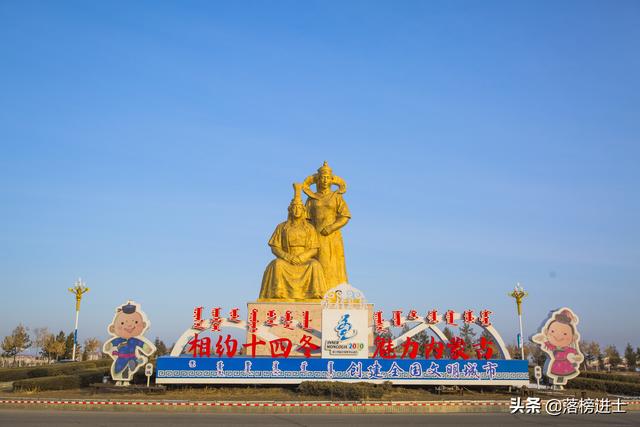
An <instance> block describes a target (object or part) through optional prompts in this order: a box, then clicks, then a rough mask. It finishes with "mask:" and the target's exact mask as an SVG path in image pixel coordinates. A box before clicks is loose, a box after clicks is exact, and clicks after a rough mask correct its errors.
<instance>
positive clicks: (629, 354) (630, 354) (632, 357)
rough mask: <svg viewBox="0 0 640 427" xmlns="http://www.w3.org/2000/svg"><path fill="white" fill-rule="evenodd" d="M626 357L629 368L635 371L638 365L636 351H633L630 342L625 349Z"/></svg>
mask: <svg viewBox="0 0 640 427" xmlns="http://www.w3.org/2000/svg"><path fill="white" fill-rule="evenodd" d="M624 358H625V359H627V369H629V370H630V371H633V372H635V370H636V365H637V360H636V352H635V351H633V347H631V344H630V343H627V347H626V348H625V349H624Z"/></svg>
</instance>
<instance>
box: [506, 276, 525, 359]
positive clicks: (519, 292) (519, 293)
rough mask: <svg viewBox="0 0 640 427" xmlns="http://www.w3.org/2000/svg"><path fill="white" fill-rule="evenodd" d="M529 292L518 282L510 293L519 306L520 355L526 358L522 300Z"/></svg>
mask: <svg viewBox="0 0 640 427" xmlns="http://www.w3.org/2000/svg"><path fill="white" fill-rule="evenodd" d="M528 295H529V294H528V293H527V291H525V290H524V288H523V287H522V286H521V285H520V283H518V284H517V285H516V287H515V288H513V291H512V292H511V293H510V294H509V296H510V297H513V298H515V300H516V305H517V306H518V320H519V321H520V343H519V344H520V356H521V358H522V360H524V335H523V334H522V300H523V299H524V298H525V297H526V296H528Z"/></svg>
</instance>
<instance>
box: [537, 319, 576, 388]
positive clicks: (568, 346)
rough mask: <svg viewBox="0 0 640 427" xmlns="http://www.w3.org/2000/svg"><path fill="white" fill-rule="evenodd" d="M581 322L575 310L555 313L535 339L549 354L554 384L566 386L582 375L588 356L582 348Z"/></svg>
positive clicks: (549, 374) (548, 368)
mask: <svg viewBox="0 0 640 427" xmlns="http://www.w3.org/2000/svg"><path fill="white" fill-rule="evenodd" d="M578 321H579V319H578V316H576V314H575V313H574V312H573V311H572V310H571V309H569V308H566V307H564V308H561V309H559V310H556V311H554V312H552V313H551V316H550V317H549V319H548V320H547V321H546V323H545V325H544V326H543V327H542V329H541V331H540V332H539V333H537V334H536V335H534V336H533V337H532V338H531V340H532V341H533V342H535V343H536V344H539V345H540V348H541V349H542V351H544V352H545V353H547V356H548V357H547V361H546V363H545V371H546V375H547V377H549V378H551V379H552V380H553V384H554V385H560V386H562V385H565V384H566V383H567V381H568V380H570V379H572V378H575V377H577V376H578V375H579V374H580V369H579V366H580V363H582V361H583V360H584V356H583V355H582V353H581V352H580V347H579V342H580V334H579V333H578V329H577V325H578Z"/></svg>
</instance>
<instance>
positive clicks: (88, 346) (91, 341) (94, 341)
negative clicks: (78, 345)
mask: <svg viewBox="0 0 640 427" xmlns="http://www.w3.org/2000/svg"><path fill="white" fill-rule="evenodd" d="M99 347H100V341H99V340H98V338H95V337H93V338H87V339H86V340H84V352H83V353H82V360H88V359H89V358H90V356H91V355H92V354H94V353H95V352H96V351H97V350H98V348H99Z"/></svg>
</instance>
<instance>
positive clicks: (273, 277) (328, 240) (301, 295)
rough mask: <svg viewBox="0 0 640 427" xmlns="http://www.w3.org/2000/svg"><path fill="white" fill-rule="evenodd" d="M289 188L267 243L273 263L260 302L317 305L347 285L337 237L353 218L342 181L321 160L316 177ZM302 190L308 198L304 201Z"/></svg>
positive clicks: (339, 238) (340, 238) (269, 267)
mask: <svg viewBox="0 0 640 427" xmlns="http://www.w3.org/2000/svg"><path fill="white" fill-rule="evenodd" d="M312 185H315V187H316V191H315V192H313V191H312V190H311V186H312ZM333 185H335V186H337V187H338V188H337V190H333V189H332V186H333ZM293 188H294V196H293V200H291V203H290V204H289V216H288V218H287V220H286V221H285V222H283V223H280V224H278V226H277V227H276V229H275V231H274V232H273V235H272V236H271V239H270V240H269V246H270V247H271V252H273V254H274V255H275V257H276V259H274V260H273V261H271V263H269V265H268V266H267V268H266V270H265V272H264V276H263V277H262V288H261V289H260V297H259V298H258V301H261V302H283V301H288V302H291V301H301V302H303V301H304V302H312V301H319V300H321V299H322V297H323V296H324V294H325V293H326V292H327V291H328V290H329V289H331V288H333V287H335V286H337V285H340V284H342V283H347V268H346V265H345V260H344V245H343V243H342V234H341V233H340V229H341V228H342V227H344V226H345V225H346V224H347V222H349V219H350V218H351V214H350V213H349V207H348V206H347V204H346V202H345V201H344V199H343V198H342V195H343V194H344V193H345V192H346V188H347V187H346V184H345V182H344V181H343V180H342V179H341V178H340V177H338V176H335V175H334V174H333V173H332V171H331V168H330V167H329V165H327V162H324V164H323V165H322V166H321V167H320V168H319V169H318V173H316V174H313V175H310V176H309V177H307V178H306V179H305V180H304V181H303V183H300V184H299V183H294V184H293ZM302 192H304V193H305V194H306V195H307V200H306V203H303V201H302Z"/></svg>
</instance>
